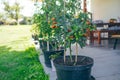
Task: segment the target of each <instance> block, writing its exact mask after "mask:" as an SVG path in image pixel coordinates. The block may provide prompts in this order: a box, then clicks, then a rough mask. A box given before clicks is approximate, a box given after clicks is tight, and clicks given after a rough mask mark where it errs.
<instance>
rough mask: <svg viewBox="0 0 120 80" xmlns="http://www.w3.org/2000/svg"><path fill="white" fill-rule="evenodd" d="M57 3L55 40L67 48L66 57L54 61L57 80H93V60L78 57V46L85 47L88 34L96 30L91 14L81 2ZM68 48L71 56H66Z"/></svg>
mask: <svg viewBox="0 0 120 80" xmlns="http://www.w3.org/2000/svg"><path fill="white" fill-rule="evenodd" d="M54 1H56V0H53V2H54ZM56 3H59V6H58V7H54V11H55V13H56V14H53V17H54V20H56V22H57V27H55V28H53V30H54V32H55V33H54V34H55V38H56V39H57V38H58V40H59V39H60V40H59V43H61V44H62V45H64V48H65V49H64V56H63V57H57V58H55V59H54V61H53V62H54V65H55V67H56V73H57V80H91V67H92V66H93V59H92V58H90V57H87V56H81V55H78V46H80V47H81V48H83V47H85V45H86V40H87V38H86V36H87V32H88V31H89V30H93V29H94V27H93V25H92V24H91V19H90V18H89V14H88V12H87V11H86V10H84V11H83V10H82V9H81V0H67V1H66V0H57V1H56ZM56 6H57V4H56ZM59 10H60V11H59ZM54 20H53V22H54ZM51 26H53V25H52V24H51ZM58 28H60V30H61V33H60V34H58V33H57V29H58ZM58 36H59V37H60V38H59V37H58ZM61 39H62V40H61ZM72 44H75V45H76V48H75V49H76V53H75V55H74V54H73V53H72V48H71V46H72ZM67 48H68V49H69V53H70V55H66V50H67Z"/></svg>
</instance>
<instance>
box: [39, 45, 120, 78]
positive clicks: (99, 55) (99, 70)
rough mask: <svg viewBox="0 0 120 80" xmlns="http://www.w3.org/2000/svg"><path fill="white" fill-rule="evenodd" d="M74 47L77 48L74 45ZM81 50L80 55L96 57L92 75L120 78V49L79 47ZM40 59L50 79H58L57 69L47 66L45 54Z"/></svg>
mask: <svg viewBox="0 0 120 80" xmlns="http://www.w3.org/2000/svg"><path fill="white" fill-rule="evenodd" d="M72 49H73V50H75V47H74V45H73V47H72ZM73 52H74V51H73ZM79 52H80V53H79V55H86V56H90V57H92V58H93V59H94V66H93V68H92V75H93V76H94V77H95V78H96V80H120V50H113V49H110V48H109V49H107V48H104V47H100V48H98V47H97V48H95V47H85V48H84V49H80V48H79ZM39 59H40V61H41V63H42V64H43V66H44V70H45V72H46V73H47V74H49V75H50V80H56V73H55V71H52V70H51V68H47V67H46V66H45V64H44V57H43V55H40V56H39Z"/></svg>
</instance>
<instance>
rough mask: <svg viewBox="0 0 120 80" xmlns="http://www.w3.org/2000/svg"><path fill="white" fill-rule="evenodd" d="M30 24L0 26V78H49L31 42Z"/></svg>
mask: <svg viewBox="0 0 120 80" xmlns="http://www.w3.org/2000/svg"><path fill="white" fill-rule="evenodd" d="M30 28H31V27H30V26H0V80H49V79H48V75H46V74H45V73H44V70H43V67H42V65H41V64H40V62H39V60H38V52H37V51H36V50H35V48H34V47H33V44H32V43H31V40H30V38H31V33H30Z"/></svg>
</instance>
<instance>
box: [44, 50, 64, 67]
mask: <svg viewBox="0 0 120 80" xmlns="http://www.w3.org/2000/svg"><path fill="white" fill-rule="evenodd" d="M43 53H44V59H45V65H46V66H47V67H50V68H51V61H50V60H51V59H50V56H51V55H55V54H60V56H63V55H64V50H59V51H43Z"/></svg>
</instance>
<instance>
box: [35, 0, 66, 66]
mask: <svg viewBox="0 0 120 80" xmlns="http://www.w3.org/2000/svg"><path fill="white" fill-rule="evenodd" d="M53 4H54V2H52V1H50V0H44V2H43V3H42V7H41V8H39V10H40V11H39V12H40V13H38V14H37V17H36V18H35V19H34V20H35V21H34V22H36V24H37V25H38V27H39V31H40V33H39V34H40V36H42V37H41V38H40V39H42V47H43V48H42V51H43V53H44V58H45V64H46V66H47V67H51V62H50V56H51V55H54V54H57V53H61V54H60V55H63V53H64V50H61V48H60V44H59V40H58V39H56V38H55V35H56V34H54V33H55V31H56V32H58V33H60V30H61V29H60V28H58V26H57V22H55V18H54V17H53V13H54V6H53ZM41 11H42V12H41ZM51 24H53V25H52V26H51ZM53 29H55V30H53ZM40 41H41V40H40Z"/></svg>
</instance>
